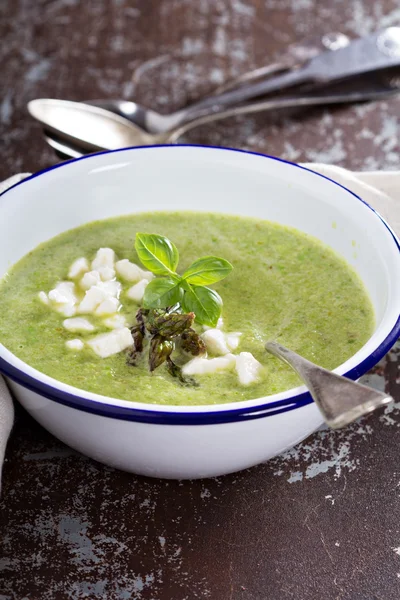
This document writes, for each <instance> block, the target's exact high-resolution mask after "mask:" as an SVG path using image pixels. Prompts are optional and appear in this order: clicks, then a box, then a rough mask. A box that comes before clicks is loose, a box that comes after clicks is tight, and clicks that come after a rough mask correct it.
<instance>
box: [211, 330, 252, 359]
mask: <svg viewBox="0 0 400 600" xmlns="http://www.w3.org/2000/svg"><path fill="white" fill-rule="evenodd" d="M241 335H242V334H241V333H240V332H239V331H235V332H232V333H224V332H223V331H221V329H207V331H205V332H204V333H203V334H202V335H201V337H202V339H203V340H204V343H205V345H206V346H207V350H208V352H210V354H215V355H217V356H223V355H224V354H228V353H229V352H230V351H231V350H236V348H237V347H238V346H239V338H240V336H241Z"/></svg>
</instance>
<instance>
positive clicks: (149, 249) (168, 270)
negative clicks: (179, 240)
mask: <svg viewBox="0 0 400 600" xmlns="http://www.w3.org/2000/svg"><path fill="white" fill-rule="evenodd" d="M135 250H136V252H137V254H138V257H139V259H140V261H141V263H142V264H143V265H144V266H145V267H146V269H148V270H149V271H151V272H152V273H155V274H156V275H175V273H174V271H175V270H176V267H177V266H178V262H179V253H178V249H177V247H176V246H175V245H174V244H173V243H172V242H171V241H170V240H169V239H168V238H166V237H164V236H162V235H156V234H151V233H137V234H136V239H135ZM175 278H176V279H178V276H177V275H175Z"/></svg>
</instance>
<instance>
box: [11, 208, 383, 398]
mask: <svg viewBox="0 0 400 600" xmlns="http://www.w3.org/2000/svg"><path fill="white" fill-rule="evenodd" d="M138 231H145V232H148V233H158V234H161V235H164V236H167V237H168V238H170V239H171V240H172V241H173V242H174V243H175V244H176V246H177V247H178V249H179V252H180V257H181V259H180V264H179V271H180V272H182V271H183V269H185V268H186V267H187V266H188V265H189V264H190V263H191V262H192V261H193V260H195V259H197V258H199V257H200V256H205V255H216V256H221V257H223V258H226V259H227V260H229V261H230V262H231V263H232V264H233V266H234V270H233V271H232V273H231V274H230V275H229V276H228V277H227V278H226V279H224V280H223V281H221V282H219V283H218V284H216V285H215V286H213V288H214V289H215V290H216V291H218V292H219V294H220V295H221V296H222V298H223V302H224V306H223V319H224V330H225V331H227V332H228V331H240V332H242V336H241V341H240V345H239V348H238V350H237V351H235V353H238V352H243V351H246V352H251V353H252V354H253V355H254V357H255V358H256V359H257V360H258V361H260V362H261V363H262V365H263V370H262V377H261V378H260V380H259V381H258V382H256V383H254V384H252V385H249V386H242V385H240V384H239V382H238V378H237V374H236V373H235V371H232V372H230V371H229V372H228V371H223V372H219V373H214V374H212V375H211V374H210V375H202V376H197V377H196V379H197V380H198V383H199V384H200V385H199V387H196V388H191V387H182V386H181V385H180V384H179V383H178V382H177V381H176V380H175V379H173V378H172V377H171V376H170V375H169V373H168V372H167V370H166V368H165V366H161V367H159V368H158V369H157V370H156V371H154V372H153V373H149V371H148V370H147V368H146V367H145V365H142V366H139V367H132V366H129V365H127V364H126V355H125V353H124V352H121V353H120V354H116V355H113V356H110V357H109V358H104V359H103V358H99V357H98V356H97V355H95V354H94V352H93V351H92V350H91V349H89V348H88V347H85V348H84V349H83V350H81V351H72V350H70V349H67V348H66V346H65V342H66V341H67V340H69V339H73V338H76V337H80V338H81V339H83V340H85V339H87V338H89V337H93V334H86V335H85V334H79V335H77V334H74V333H71V332H68V331H66V330H65V329H64V328H63V326H62V321H63V319H64V318H65V317H62V315H60V314H58V313H56V312H54V311H52V310H51V309H49V307H47V306H44V305H43V304H42V303H41V302H40V301H39V300H38V292H39V291H41V290H44V291H46V292H48V291H49V290H51V289H52V288H53V287H54V286H55V284H56V283H57V282H59V281H61V280H65V279H66V277H67V273H68V269H69V266H70V265H71V263H72V262H73V261H74V260H75V259H77V258H79V257H81V256H86V257H87V258H88V259H89V260H91V259H92V258H94V255H95V253H96V251H97V250H98V248H100V247H110V248H113V249H114V250H115V252H116V255H117V257H118V259H123V258H129V259H130V260H132V261H133V262H136V263H137V264H140V263H139V261H138V258H137V256H136V254H135V252H134V250H133V247H134V239H135V234H136V232H138ZM124 285H125V286H126V283H125V284H124ZM0 297H1V308H2V310H1V313H0V341H1V343H2V344H4V345H5V346H6V347H7V348H8V349H9V350H10V351H12V352H13V353H14V354H15V355H16V356H18V357H19V358H21V359H22V360H24V361H25V362H27V363H28V364H29V365H31V366H32V367H35V368H36V369H38V370H39V371H42V372H43V373H45V374H46V375H49V376H51V377H54V378H55V379H58V380H60V381H63V382H65V383H67V384H70V385H73V386H75V387H80V388H82V389H84V390H88V391H90V392H95V393H97V394H102V395H106V396H111V397H114V398H121V399H124V400H135V401H139V402H149V403H157V404H176V405H187V404H218V403H225V402H234V401H240V400H248V399H252V398H258V397H261V396H265V395H269V394H274V393H276V392H280V391H283V390H286V389H289V388H291V387H294V386H297V385H299V384H300V381H299V379H298V378H297V376H296V375H295V374H294V373H293V372H292V371H291V369H290V368H289V367H287V366H286V365H285V364H283V363H282V362H280V361H279V360H277V359H276V358H274V357H273V356H271V355H268V354H267V353H266V351H265V350H264V343H265V342H266V341H267V340H268V339H274V340H277V341H279V342H281V343H282V344H284V345H286V346H288V347H289V348H291V349H293V350H295V351H297V352H299V353H300V354H302V355H303V356H305V357H307V358H308V359H310V360H312V361H314V362H316V363H318V364H319V365H322V366H324V367H326V368H328V369H333V368H335V367H337V366H338V365H339V364H340V363H342V362H344V361H345V360H346V359H348V358H349V357H350V356H351V355H352V354H354V353H355V352H356V351H357V350H358V349H359V348H360V347H361V346H362V345H363V344H364V343H365V342H366V341H367V340H368V338H369V337H370V336H371V334H372V331H373V328H374V315H373V309H372V306H371V303H370V300H369V298H368V296H367V293H366V291H365V289H364V288H363V285H362V283H361V281H360V280H359V278H358V276H357V275H356V273H355V272H354V271H353V270H352V269H351V268H350V267H349V265H347V263H345V261H344V260H342V258H340V257H339V256H338V255H336V254H335V253H334V252H333V251H332V250H331V249H330V248H328V247H327V246H325V245H323V244H322V243H320V242H319V241H318V240H316V239H315V238H313V237H311V236H308V235H306V234H303V233H301V232H299V231H297V230H295V229H292V228H289V227H283V226H281V225H278V224H276V223H271V222H268V221H259V220H256V219H252V218H244V217H234V216H227V215H220V214H210V213H204V214H203V213H191V212H175V213H174V212H165V213H151V214H150V213H148V214H146V213H145V214H139V215H132V216H125V217H119V218H115V219H108V220H104V221H97V222H93V223H90V224H87V225H84V226H82V227H78V228H76V229H73V230H71V231H67V232H66V233H63V234H61V235H59V236H57V237H55V238H53V239H51V240H50V241H48V242H45V243H43V244H41V245H40V246H39V247H38V248H36V249H35V250H33V251H32V252H30V253H29V254H28V255H26V256H25V257H24V258H22V259H21V260H20V261H19V262H18V263H17V264H16V265H14V266H13V267H12V268H11V269H10V271H9V273H8V274H7V276H6V277H4V279H3V280H2V281H1V282H0ZM122 298H123V313H124V314H125V315H126V316H127V318H128V322H129V323H130V324H133V323H134V316H135V313H136V310H137V308H138V307H137V305H135V304H134V303H133V302H132V301H128V300H127V299H126V298H124V296H122ZM83 316H85V315H83ZM90 319H91V320H92V321H93V322H94V323H96V326H97V330H96V334H95V335H97V334H98V333H101V332H103V331H104V332H105V331H109V330H107V329H106V328H105V327H104V325H102V323H101V321H100V319H98V320H97V321H96V319H95V318H92V317H90Z"/></svg>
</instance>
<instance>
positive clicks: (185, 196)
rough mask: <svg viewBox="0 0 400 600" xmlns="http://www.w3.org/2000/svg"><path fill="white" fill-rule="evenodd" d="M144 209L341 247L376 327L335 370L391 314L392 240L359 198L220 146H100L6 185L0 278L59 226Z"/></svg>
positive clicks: (395, 296) (396, 298)
mask: <svg viewBox="0 0 400 600" xmlns="http://www.w3.org/2000/svg"><path fill="white" fill-rule="evenodd" d="M152 210H196V211H207V212H210V211H211V212H221V213H229V214H236V215H247V216H253V217H259V218H260V219H270V220H272V221H277V222H279V223H282V224H286V225H291V226H294V227H296V228H298V229H300V230H302V231H304V232H306V233H309V234H312V235H314V236H316V237H317V238H319V239H320V240H321V241H323V242H324V243H326V244H328V245H329V246H331V247H332V248H333V249H334V250H336V251H337V252H338V253H339V254H340V255H342V256H343V257H344V258H345V259H346V260H347V262H348V263H350V264H351V265H352V266H353V267H354V268H355V269H356V271H357V272H358V273H359V275H360V277H361V279H362V280H363V282H364V284H365V286H366V288H367V290H368V292H369V295H370V297H371V300H372V303H373V306H374V309H375V314H376V330H375V333H374V335H373V336H372V338H371V339H370V340H369V342H368V343H367V344H366V345H365V346H364V347H363V348H362V349H361V350H360V351H359V352H357V354H356V355H354V356H353V357H352V358H351V359H350V360H349V361H347V362H346V363H344V364H343V365H341V366H340V368H339V369H337V371H338V372H340V373H344V372H347V371H348V370H349V369H351V368H353V367H354V366H355V365H357V364H359V363H360V362H362V361H363V360H364V359H365V358H366V357H367V356H370V355H371V353H373V351H374V350H375V349H376V348H377V347H378V346H379V345H380V344H382V342H384V340H385V338H386V337H387V336H388V335H389V334H390V332H391V331H392V330H393V327H394V326H395V324H396V322H397V321H398V317H399V310H398V307H399V306H400V278H399V277H398V273H399V267H400V258H399V250H398V246H397V242H396V240H395V238H394V237H393V234H392V233H391V231H390V230H389V229H388V227H387V226H386V225H385V223H384V222H382V220H381V219H380V218H379V217H378V216H377V215H376V214H375V213H374V212H373V211H372V210H371V209H370V208H369V207H368V206H367V205H365V204H364V203H363V202H362V201H360V199H358V198H357V197H355V196H354V195H352V194H351V193H349V192H348V191H347V190H345V189H344V188H342V187H341V186H339V185H337V184H335V183H333V182H331V181H330V180H328V179H326V178H324V177H322V176H319V175H316V174H314V173H312V172H310V171H308V170H306V169H303V168H299V167H297V166H295V165H292V164H290V163H286V162H283V161H279V160H276V159H272V158H268V157H265V156H260V155H254V154H250V153H243V152H239V151H232V150H225V149H219V148H203V147H197V146H168V147H155V148H139V149H127V150H122V151H116V152H113V153H105V154H100V155H95V156H91V157H88V158H86V159H84V160H78V161H74V162H71V163H68V164H64V165H61V166H60V167H56V168H53V169H50V170H48V171H47V172H45V173H43V174H39V175H38V176H36V177H34V178H32V179H30V180H29V181H27V182H25V183H22V184H21V185H18V186H16V187H15V188H13V189H11V190H9V191H8V192H6V193H5V194H3V196H2V197H1V198H0V217H1V218H0V277H2V276H4V274H5V273H6V272H7V270H8V269H9V267H10V266H11V265H12V264H13V263H15V262H16V261H17V260H19V259H20V258H21V257H22V256H23V255H24V254H26V253H27V252H29V251H30V250H32V249H34V248H35V247H36V246H37V245H38V244H39V243H41V242H43V241H45V240H48V239H50V238H51V237H53V236H55V235H57V234H59V233H61V232H62V231H66V230H67V229H71V228H73V227H76V226H78V225H81V224H83V223H86V222H89V221H93V220H97V219H104V218H107V217H111V216H117V215H123V214H129V213H135V212H144V211H145V212H147V211H152ZM0 354H1V355H2V356H4V357H5V356H6V355H7V360H9V361H10V362H11V361H12V362H13V363H14V364H15V365H18V363H21V361H18V359H16V358H15V357H12V355H10V353H7V351H6V350H5V349H4V348H2V347H1V346H0ZM277 396H278V395H275V396H271V397H270V398H275V397H277Z"/></svg>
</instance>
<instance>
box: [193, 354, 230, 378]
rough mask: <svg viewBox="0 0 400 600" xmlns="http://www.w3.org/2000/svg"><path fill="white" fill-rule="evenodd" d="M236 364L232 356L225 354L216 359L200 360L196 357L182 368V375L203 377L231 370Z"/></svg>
mask: <svg viewBox="0 0 400 600" xmlns="http://www.w3.org/2000/svg"><path fill="white" fill-rule="evenodd" d="M235 364H236V357H235V356H233V354H225V356H218V357H217V358H202V357H199V356H197V357H196V358H193V359H192V360H190V361H189V362H188V363H186V364H185V365H184V366H183V367H182V373H183V374H184V375H204V374H206V373H216V372H218V371H225V370H229V369H232V368H233V367H234V366H235Z"/></svg>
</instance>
